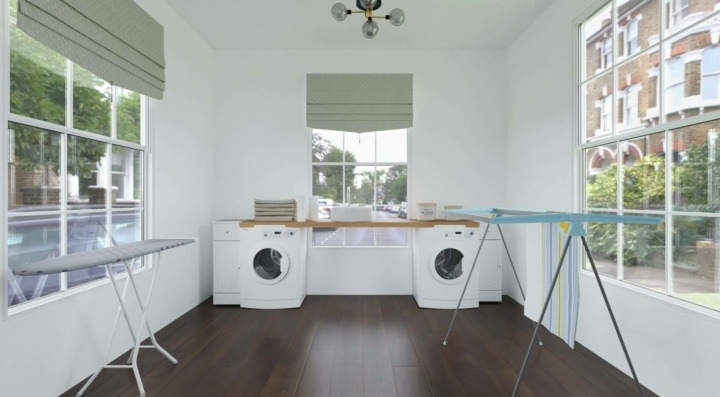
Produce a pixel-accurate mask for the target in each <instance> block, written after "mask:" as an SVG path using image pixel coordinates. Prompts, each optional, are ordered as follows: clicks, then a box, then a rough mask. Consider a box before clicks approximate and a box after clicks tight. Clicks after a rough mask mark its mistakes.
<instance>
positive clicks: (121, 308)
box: [76, 265, 132, 397]
mask: <svg viewBox="0 0 720 397" xmlns="http://www.w3.org/2000/svg"><path fill="white" fill-rule="evenodd" d="M106 269H107V271H108V274H109V277H110V280H111V281H112V284H113V289H114V290H115V294H116V295H117V297H118V301H119V302H120V304H119V305H118V308H117V311H116V312H115V321H114V322H113V327H112V332H111V333H110V340H109V341H108V347H107V351H106V352H105V358H104V359H103V362H102V364H101V365H100V368H98V370H97V371H95V373H93V374H92V376H91V377H90V379H88V380H87V382H85V384H84V385H83V387H82V389H80V391H79V392H77V394H76V396H78V397H80V396H82V395H83V394H84V393H85V391H86V390H87V389H88V387H90V384H92V383H93V381H94V380H95V378H97V376H98V375H99V374H100V371H102V370H103V369H104V368H105V363H107V362H108V361H109V360H110V353H111V351H112V344H113V341H114V340H115V331H117V325H118V320H120V313H121V312H124V306H123V300H124V299H125V293H126V292H127V287H128V284H130V280H126V281H125V285H124V286H123V290H122V294H121V293H120V292H118V290H117V284H116V281H115V278H113V277H112V267H111V265H106ZM126 319H127V315H126ZM130 332H131V333H132V328H131V329H130Z"/></svg>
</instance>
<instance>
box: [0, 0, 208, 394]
mask: <svg viewBox="0 0 720 397" xmlns="http://www.w3.org/2000/svg"><path fill="white" fill-rule="evenodd" d="M138 4H140V5H141V6H142V7H144V8H145V9H146V10H147V11H148V12H149V13H150V14H151V15H152V16H153V17H155V19H157V20H158V21H159V22H160V23H161V24H163V25H164V26H165V55H166V61H167V91H166V92H165V99H164V100H162V101H153V103H152V107H151V116H152V119H151V131H150V133H151V134H152V135H151V139H152V141H153V142H152V143H153V147H154V153H153V154H152V160H153V162H154V169H153V175H152V178H153V181H154V199H153V205H154V214H153V223H154V237H178V236H183V237H193V238H197V239H198V242H197V243H196V244H193V245H191V246H188V247H184V248H179V249H177V250H173V251H168V252H167V253H164V254H163V258H162V264H161V268H160V274H159V275H158V280H157V283H156V288H155V293H154V299H153V306H152V308H151V312H150V319H151V322H152V325H153V327H154V328H155V329H160V328H162V327H163V326H165V325H166V324H168V323H169V322H171V321H172V320H174V319H176V318H177V317H178V316H180V315H181V314H182V313H184V312H186V311H187V310H189V309H191V308H192V307H194V306H196V305H197V304H198V303H200V302H201V301H203V300H204V299H206V298H207V297H209V296H210V294H211V279H212V277H211V275H212V273H211V272H212V271H211V260H212V258H211V256H212V250H211V236H210V234H211V233H210V221H211V218H212V209H211V206H212V189H213V185H212V179H211V177H210V175H212V161H211V160H210V159H211V158H212V150H213V146H212V139H213V136H212V51H211V49H210V48H209V47H208V46H207V45H206V44H205V43H204V42H203V41H202V40H200V39H199V37H198V36H197V35H196V34H195V33H194V32H193V31H192V30H191V29H190V28H189V27H188V26H187V24H186V23H185V22H184V21H183V20H182V19H180V17H178V16H177V15H176V14H175V13H174V11H172V10H171V9H170V7H169V6H168V5H167V4H166V3H165V2H163V1H162V0H138ZM3 124H5V123H3ZM3 208H4V206H3ZM4 249H5V247H4V246H3V245H0V250H4ZM0 253H1V252H0ZM3 257H4V253H3ZM2 274H3V275H2V276H0V277H2V278H0V283H1V285H3V286H4V285H7V280H5V279H4V276H5V274H4V272H2ZM149 276H150V273H149V272H144V273H142V274H140V275H139V277H138V279H139V280H140V281H141V282H140V284H141V287H140V288H141V290H142V291H146V288H147V285H148V283H149V279H150V278H149ZM111 288H112V286H111V285H110V284H104V285H101V286H98V287H95V288H93V289H91V290H88V291H84V292H82V293H79V294H76V295H73V296H69V297H65V298H62V299H60V300H58V301H55V302H51V303H48V304H46V305H44V306H41V307H38V308H35V309H31V310H28V311H26V312H22V313H19V314H16V315H13V316H11V317H7V318H2V319H0V352H2V354H0V384H2V394H3V395H8V396H10V395H11V396H51V395H58V394H60V393H62V392H64V391H65V390H67V389H68V388H70V387H71V386H73V385H74V384H76V383H77V382H79V381H80V380H81V379H82V378H85V377H86V376H88V375H90V373H92V371H94V370H95V369H96V367H97V366H98V365H99V364H100V362H101V360H102V358H103V357H102V355H103V354H104V352H105V348H106V343H107V339H108V338H109V334H110V327H111V326H112V320H113V316H114V315H115V308H116V298H115V296H114V293H113V292H112V290H111ZM3 291H4V289H3ZM128 295H129V293H128ZM120 325H122V324H120ZM120 332H121V335H122V338H121V341H120V342H119V343H117V344H116V348H115V349H114V352H115V355H117V354H119V353H120V352H121V351H123V350H126V349H128V348H130V346H131V344H130V338H129V337H128V332H127V329H126V328H122V327H121V328H120Z"/></svg>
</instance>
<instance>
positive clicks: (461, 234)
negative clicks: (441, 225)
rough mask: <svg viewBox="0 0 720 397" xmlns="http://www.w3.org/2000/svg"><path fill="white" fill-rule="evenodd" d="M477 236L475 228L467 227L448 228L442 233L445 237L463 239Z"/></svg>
mask: <svg viewBox="0 0 720 397" xmlns="http://www.w3.org/2000/svg"><path fill="white" fill-rule="evenodd" d="M475 236H477V230H475V229H467V230H462V229H459V230H450V231H447V232H445V233H444V234H443V237H444V238H446V239H464V238H474V237H475Z"/></svg>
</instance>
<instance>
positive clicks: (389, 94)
mask: <svg viewBox="0 0 720 397" xmlns="http://www.w3.org/2000/svg"><path fill="white" fill-rule="evenodd" d="M412 88H413V76H412V75H411V74H308V75H307V126H308V127H310V128H319V129H323V130H337V131H350V132H369V131H384V130H397V129H401V128H409V127H412V125H413V90H412Z"/></svg>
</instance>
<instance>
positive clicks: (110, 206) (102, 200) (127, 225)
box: [3, 0, 148, 307]
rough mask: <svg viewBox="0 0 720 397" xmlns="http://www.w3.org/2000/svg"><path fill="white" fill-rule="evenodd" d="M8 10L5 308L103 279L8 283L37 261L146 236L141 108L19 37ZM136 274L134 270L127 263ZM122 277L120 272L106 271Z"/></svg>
mask: <svg viewBox="0 0 720 397" xmlns="http://www.w3.org/2000/svg"><path fill="white" fill-rule="evenodd" d="M17 6H18V5H17V0H11V1H10V11H11V12H10V16H9V17H10V21H9V22H10V24H9V25H10V26H9V28H10V29H9V31H10V40H9V43H10V46H9V48H5V52H6V53H5V54H4V55H5V56H6V59H9V64H10V65H9V69H10V75H9V81H8V83H9V84H6V85H5V87H9V89H8V92H5V93H3V94H4V95H7V98H9V103H10V106H9V111H10V112H9V114H6V116H7V119H8V121H9V123H8V126H7V139H8V142H7V147H6V150H7V164H6V166H7V168H6V169H5V170H4V171H5V172H6V175H7V176H8V185H7V187H8V189H7V194H8V196H7V201H6V202H7V208H5V209H3V210H4V211H6V213H7V224H6V225H4V227H6V228H7V229H6V230H7V232H8V233H7V236H8V237H7V242H6V244H7V260H6V263H7V266H8V267H9V270H10V271H9V272H8V274H9V279H8V297H7V302H8V306H9V307H21V306H22V305H23V304H26V303H29V302H32V301H36V300H39V299H42V298H43V297H46V296H49V295H54V294H60V293H63V292H64V291H67V290H69V289H72V288H75V287H79V286H83V285H88V284H89V283H93V282H95V281H96V280H100V279H103V278H106V277H107V274H106V270H105V268H104V267H102V266H101V267H97V268H92V269H85V270H77V271H72V272H66V273H61V274H53V275H42V276H32V277H16V276H13V275H12V269H14V268H16V267H17V266H19V265H21V264H25V263H32V262H36V261H39V260H42V259H46V258H50V257H54V256H60V255H66V254H72V253H76V252H82V251H88V250H93V249H97V248H102V247H105V246H109V245H117V244H124V243H129V242H133V241H138V240H141V239H142V238H143V236H144V235H145V219H146V207H145V190H146V189H145V188H144V180H145V174H146V170H145V161H144V160H145V157H146V152H147V150H148V147H147V146H146V144H145V142H146V127H145V126H146V122H145V120H146V114H147V100H146V98H145V97H143V96H142V95H140V94H137V93H135V92H132V91H129V90H124V89H122V88H119V87H115V86H113V85H112V84H110V83H108V82H106V81H103V80H102V79H100V78H98V77H97V76H95V75H93V74H92V73H90V72H89V71H87V70H85V69H83V68H82V67H80V66H79V65H76V64H74V63H73V62H71V61H69V60H67V59H65V58H64V57H62V56H60V55H58V54H57V53H55V52H54V51H52V50H50V49H49V48H47V47H45V46H44V45H42V44H40V43H39V42H37V41H35V40H34V39H32V38H30V37H29V36H27V35H26V34H25V33H24V32H22V31H21V30H20V29H18V28H17V26H16V15H17ZM134 266H135V268H139V267H142V266H143V262H142V261H136V263H135V265H134ZM113 268H114V269H115V271H117V272H121V271H122V268H123V267H122V266H120V265H115V266H114V267H113Z"/></svg>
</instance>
